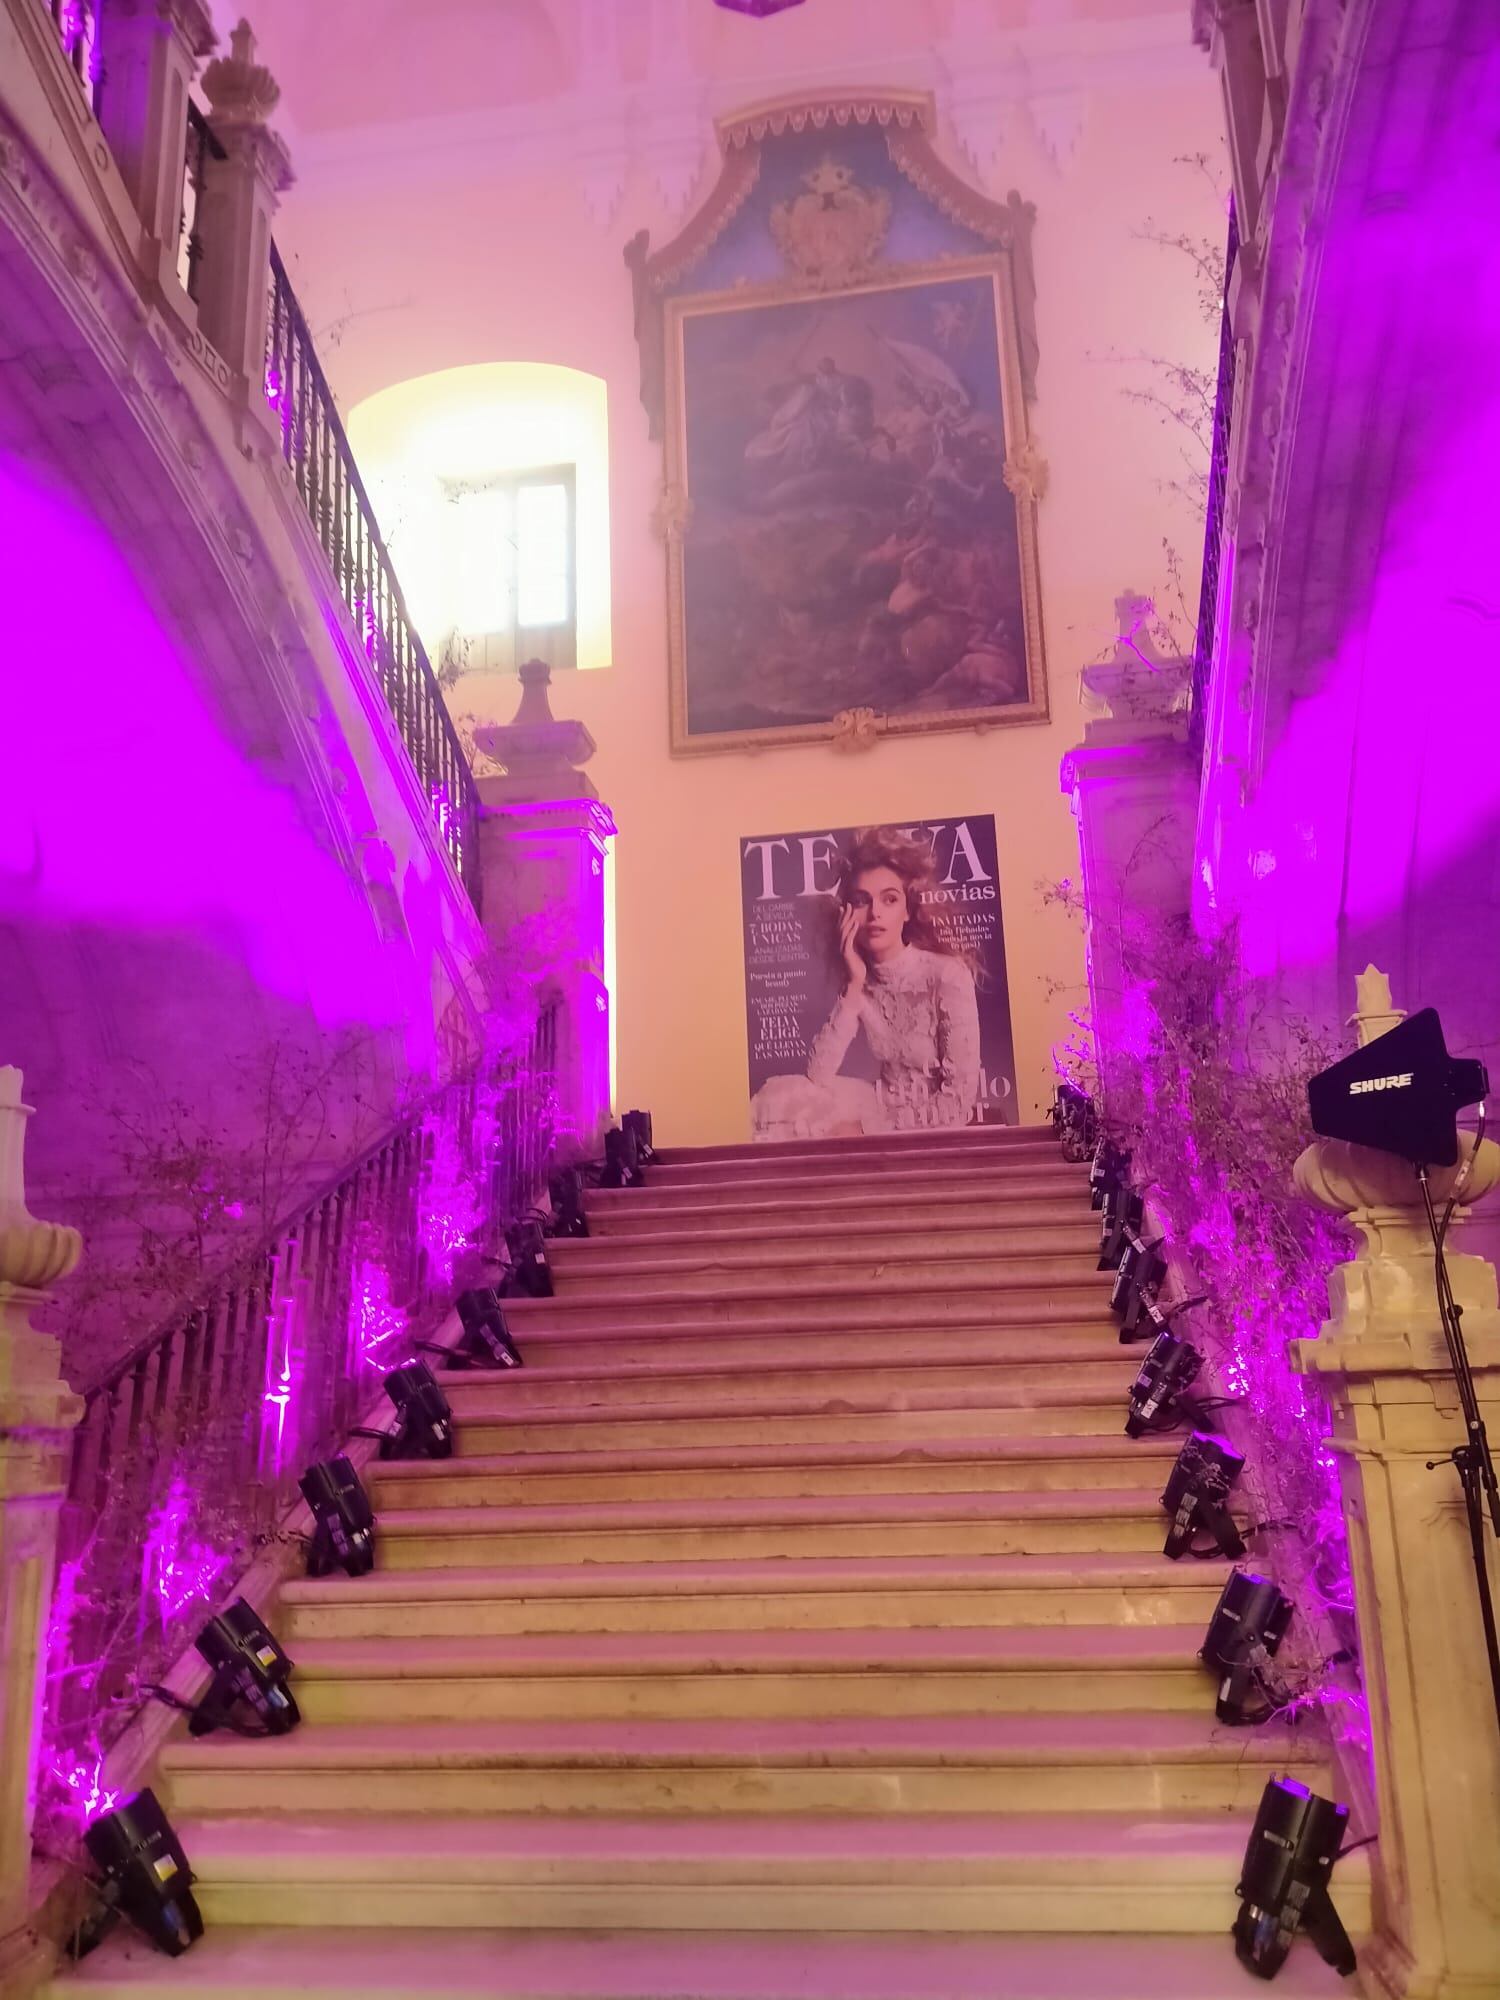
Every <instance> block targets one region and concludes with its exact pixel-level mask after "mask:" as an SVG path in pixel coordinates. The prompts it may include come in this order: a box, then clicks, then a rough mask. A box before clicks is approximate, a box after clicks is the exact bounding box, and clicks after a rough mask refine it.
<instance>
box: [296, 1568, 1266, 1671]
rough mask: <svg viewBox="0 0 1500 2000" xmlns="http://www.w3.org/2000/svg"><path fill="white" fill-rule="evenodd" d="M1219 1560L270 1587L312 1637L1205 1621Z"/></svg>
mask: <svg viewBox="0 0 1500 2000" xmlns="http://www.w3.org/2000/svg"><path fill="white" fill-rule="evenodd" d="M1228 1573H1229V1566H1228V1564H1227V1563H1222V1562H1219V1561H1211V1562H1202V1563H1193V1564H1192V1565H1191V1566H1189V1565H1187V1564H1184V1563H1169V1562H1167V1561H1165V1560H1164V1559H1163V1557H1162V1556H1161V1554H1160V1552H1159V1551H1157V1552H1153V1553H1151V1554H1149V1555H1131V1554H1128V1553H1126V1554H1120V1553H1116V1554H1098V1553H1077V1554H1058V1555H1048V1556H967V1557H958V1556H953V1555H943V1556H935V1557H926V1558H917V1559H910V1558H900V1557H895V1556H889V1555H887V1556H874V1557H871V1556H866V1557H857V1558H844V1559H841V1560H828V1559H810V1558H804V1559H803V1560H802V1561H800V1562H795V1563H788V1562H779V1561H774V1560H773V1561H768V1562H744V1561H741V1562H732V1563H703V1562H697V1563H661V1562H657V1563H589V1564H584V1565H580V1566H577V1567H573V1568H555V1569H545V1568H542V1567H539V1566H537V1567H532V1566H528V1567H526V1568H513V1569H502V1568H491V1569H477V1570H446V1571H443V1570H431V1571H427V1572H421V1571H407V1572H401V1571H392V1570H385V1569H379V1570H376V1571H375V1572H374V1573H373V1574H372V1575H369V1576H362V1577H347V1576H332V1577H321V1578H316V1579H314V1578H300V1579H296V1580H293V1581H290V1582H287V1583H284V1584H283V1585H282V1587H281V1593H280V1598H279V1603H278V1609H277V1632H278V1635H279V1636H280V1637H282V1639H283V1640H284V1642H285V1644H286V1646H287V1650H288V1651H289V1652H290V1653H291V1654H292V1656H293V1657H294V1658H295V1657H296V1651H297V1647H298V1645H300V1644H301V1643H303V1642H304V1641H306V1640H314V1639H379V1638H386V1637H394V1638H409V1639H430V1638H480V1637H488V1636H501V1635H506V1634H514V1635H518V1634H523V1633H537V1634H557V1633H565V1632H572V1633H578V1632H634V1633H661V1632H758V1631H777V1632H793V1631H809V1632H810V1631H829V1630H836V1629H837V1630H856V1629H876V1628H878V1629H881V1630H903V1629H912V1630H915V1629H922V1628H925V1629H939V1628H947V1627H950V1626H962V1627H972V1626H1069V1625H1093V1626H1100V1625H1129V1626H1142V1625H1177V1626H1184V1627H1186V1626H1196V1627H1197V1628H1198V1629H1199V1631H1200V1632H1203V1631H1207V1629H1208V1621H1209V1619H1210V1617H1211V1616H1212V1615H1213V1610H1214V1606H1215V1605H1216V1604H1217V1602H1218V1598H1219V1593H1220V1591H1221V1590H1222V1589H1223V1587H1224V1579H1225V1577H1226V1576H1227V1575H1228Z"/></svg>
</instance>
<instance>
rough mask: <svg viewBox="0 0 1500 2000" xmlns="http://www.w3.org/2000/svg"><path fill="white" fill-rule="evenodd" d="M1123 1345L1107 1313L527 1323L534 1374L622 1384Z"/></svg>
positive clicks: (454, 1382) (1101, 1352)
mask: <svg viewBox="0 0 1500 2000" xmlns="http://www.w3.org/2000/svg"><path fill="white" fill-rule="evenodd" d="M518 1331H519V1328H518ZM1121 1347H1122V1343H1121V1341H1120V1338H1119V1327H1118V1324H1117V1322H1116V1321H1115V1320H1114V1319H1113V1318H1112V1317H1111V1316H1110V1315H1108V1314H1101V1315H1100V1316H1099V1317H1098V1318H1096V1319H1092V1320H1088V1319H1081V1320H1079V1321H1078V1322H1076V1323H1069V1322H1067V1321H1055V1322H1053V1323H1052V1324H1050V1325H1048V1326H1047V1327H1046V1329H1045V1330H1044V1331H1042V1332H1034V1331H1032V1330H1031V1329H1029V1328H1025V1327H1007V1326H949V1327H942V1326H939V1327H918V1328H912V1327H909V1326H907V1327H895V1326H886V1327H870V1328H866V1329H863V1330H858V1329H853V1328H837V1329H834V1330H833V1331H831V1332H830V1331H828V1330H827V1329H821V1330H820V1331H819V1332H817V1333H815V1334H811V1335H809V1334H805V1333H804V1334H794V1333H790V1332H786V1331H784V1330H783V1329H782V1328H781V1327H779V1326H777V1325H775V1324H772V1325H769V1326H767V1325H764V1324H757V1325H755V1326H749V1327H747V1326H743V1325H741V1324H739V1323H736V1322H730V1323H729V1324H728V1325H726V1324H725V1323H723V1322H720V1323H718V1324H717V1325H716V1326H715V1328H714V1330H713V1331H712V1332H711V1333H705V1332H703V1331H702V1329H701V1328H695V1327H693V1326H663V1327H659V1328H658V1329H657V1330H656V1331H655V1332H654V1333H653V1334H652V1335H651V1337H650V1339H649V1341H640V1340H636V1339H633V1338H630V1337H628V1336H620V1335H616V1334H614V1333H612V1332H611V1330H610V1328H609V1327H608V1326H601V1327H594V1328H592V1329H584V1330H580V1329H576V1328H575V1329H572V1330H567V1329H560V1330H557V1331H554V1330H553V1329H552V1328H551V1327H549V1326H548V1325H547V1323H546V1321H545V1320H528V1321H527V1322H526V1344H525V1347H524V1349H523V1352H522V1359H523V1360H524V1361H525V1363H526V1369H527V1374H528V1375H529V1376H532V1377H535V1376H537V1375H538V1374H540V1373H541V1372H542V1371H543V1370H547V1369H556V1370H558V1371H560V1372H561V1373H573V1374H578V1375H584V1374H586V1375H588V1376H589V1377H590V1378H595V1377H599V1378H603V1379H619V1377H618V1374H617V1370H618V1369H621V1368H629V1369H634V1370H636V1371H637V1372H638V1373H640V1374H642V1375H671V1374H696V1373H698V1372H699V1371H700V1370H710V1371H711V1372H713V1373H715V1374H718V1373H722V1372H723V1371H724V1370H725V1369H726V1368H727V1369H738V1368H741V1367H744V1368H757V1369H766V1368H775V1369H783V1368H797V1369H814V1368H817V1369H825V1368H837V1367H858V1368H866V1367H878V1366H888V1367H897V1368H909V1367H914V1366H917V1365H919V1364H920V1365H922V1366H938V1367H945V1368H948V1367H953V1366H955V1365H970V1366H976V1365H983V1364H992V1365H1004V1364H1005V1363H1007V1362H1022V1363H1027V1364H1030V1365H1032V1366H1035V1365H1037V1364H1038V1363H1046V1362H1047V1361H1050V1360H1052V1359H1054V1358H1055V1359H1058V1360H1068V1359H1085V1358H1089V1359H1095V1360H1102V1359H1104V1357H1105V1356H1107V1355H1110V1354H1117V1353H1119V1352H1120V1351H1121ZM430 1358H431V1360H432V1363H433V1366H434V1368H439V1369H440V1367H441V1364H440V1362H439V1360H438V1357H436V1356H432V1357H430ZM506 1375H511V1378H512V1379H515V1378H514V1376H513V1374H512V1371H510V1370H508V1369H499V1368H493V1369H490V1368H453V1369H450V1370H448V1371H447V1372H446V1373H445V1374H444V1375H443V1380H444V1384H445V1386H446V1387H448V1388H450V1389H451V1388H453V1387H456V1386H458V1385H459V1384H460V1383H468V1382H494V1381H497V1380H499V1379H500V1378H501V1377H502V1376H506Z"/></svg>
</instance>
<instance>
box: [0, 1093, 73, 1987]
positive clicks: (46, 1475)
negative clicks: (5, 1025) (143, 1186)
mask: <svg viewBox="0 0 1500 2000" xmlns="http://www.w3.org/2000/svg"><path fill="white" fill-rule="evenodd" d="M30 1116H31V1107H30V1106H29V1105H26V1104H23V1103H22V1102H21V1072H20V1071H19V1070H18V1069H9V1068H0V1994H5V1995H9V1994H10V1993H11V1992H13V1991H14V1992H25V1991H26V1990H27V1988H28V1985H29V1983H30V1981H31V1979H32V1978H33V1977H34V1976H35V1974H36V1972H37V1971H39V1970H40V1969H41V1968H42V1966H43V1965H44V1964H45V1960H44V1959H43V1957H42V1955H41V1952H40V1950H39V1948H38V1947H37V1945H36V1943H35V1940H34V1939H32V1938H31V1937H30V1936H29V1934H28V1932H27V1930H26V1910H27V1894H28V1890H29V1887H30V1874H31V1871H30V1862H31V1815H32V1807H33V1803H34V1799H35V1769H34V1766H35V1759H36V1749H37V1735H38V1723H39V1720H40V1712H41V1696H42V1685H43V1679H44V1674H45V1665H46V1663H45V1661H44V1659H43V1646H44V1641H45V1637H46V1631H47V1614H48V1610H49V1608H50V1604H51V1597H52V1567H53V1557H54V1551H55V1548H56V1542H57V1517H58V1510H59V1508H60V1507H61V1505H62V1499H63V1494H64V1492H65V1490H66V1487H67V1478H68V1439H69V1434H70V1432H71V1431H72V1428H73V1426H74V1425H75V1424H76V1423H77V1422H78V1419H79V1417H80V1416H81V1415H82V1413H83V1404H82V1401H81V1400H80V1398H79V1397H77V1396H75V1395H73V1394H72V1392H71V1391H70V1390H69V1389H68V1388H67V1387H66V1386H65V1384H64V1383H63V1380H62V1376H61V1371H60V1366H59V1355H58V1346H57V1342H56V1341H55V1340H53V1339H52V1338H51V1337H50V1335H47V1334H43V1333H38V1332H37V1330H36V1328H35V1327H33V1326H32V1324H31V1313H32V1309H33V1308H34V1307H35V1306H37V1305H39V1304H41V1302H42V1300H43V1298H44V1296H45V1294H46V1290H47V1287H48V1286H49V1285H52V1284H55V1283H56V1281H57V1280H58V1279H59V1278H61V1277H65V1276H66V1275H67V1273H68V1272H69V1271H71V1270H72V1269H73V1266H74V1265H75V1264H76V1263H77V1262H78V1256H79V1249H80V1242H79V1236H78V1232H77V1230H76V1229H64V1228H62V1227H61V1226H59V1225H58V1224H56V1223H51V1222H37V1221H36V1220H35V1219H34V1218H33V1217H32V1216H30V1215H28V1214H27V1212H26V1200H25V1186H24V1182H23V1177H22V1146H23V1142H24V1139H25V1132H26V1120H27V1119H28V1118H29V1117H30Z"/></svg>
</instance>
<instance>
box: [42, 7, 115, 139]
mask: <svg viewBox="0 0 1500 2000" xmlns="http://www.w3.org/2000/svg"><path fill="white" fill-rule="evenodd" d="M41 5H42V6H43V7H45V8H46V10H47V12H48V13H49V14H50V15H51V16H52V22H53V25H54V27H55V28H56V29H57V38H58V40H59V41H60V42H61V43H62V46H63V54H64V55H65V56H66V57H67V59H68V66H69V68H70V69H71V70H72V72H73V74H74V75H75V76H76V77H77V78H78V83H79V88H80V89H81V90H82V91H83V94H84V96H85V97H86V98H87V99H88V101H89V109H90V110H91V111H92V112H93V114H94V116H95V117H96V118H97V117H98V116H99V98H100V94H101V89H102V84H103V77H102V72H101V70H100V66H99V0H41Z"/></svg>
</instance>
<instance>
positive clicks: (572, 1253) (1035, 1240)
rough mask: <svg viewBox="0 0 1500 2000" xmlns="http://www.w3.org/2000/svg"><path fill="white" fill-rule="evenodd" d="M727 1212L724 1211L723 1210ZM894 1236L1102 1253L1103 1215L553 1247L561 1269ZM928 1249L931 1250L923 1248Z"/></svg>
mask: <svg viewBox="0 0 1500 2000" xmlns="http://www.w3.org/2000/svg"><path fill="white" fill-rule="evenodd" d="M720 1212H721V1213H722V1211H720ZM893 1237H898V1238H904V1239H909V1240H911V1241H914V1242H918V1243H919V1244H921V1245H927V1244H931V1245H933V1246H934V1247H935V1248H936V1249H942V1248H944V1247H946V1246H947V1245H949V1244H951V1243H953V1242H954V1240H955V1239H956V1238H959V1237H980V1238H982V1239H984V1240H985V1242H986V1243H989V1242H993V1243H994V1244H995V1250H996V1254H998V1255H1005V1254H1007V1253H1010V1254H1013V1255H1016V1256H1023V1255H1029V1256H1036V1255H1038V1254H1040V1251H1039V1249H1038V1247H1037V1246H1038V1245H1039V1244H1040V1246H1041V1247H1042V1248H1043V1249H1050V1247H1051V1246H1052V1245H1053V1244H1061V1246H1062V1248H1063V1249H1064V1250H1073V1249H1075V1248H1079V1247H1082V1248H1083V1249H1084V1250H1085V1251H1087V1250H1089V1249H1092V1250H1093V1251H1094V1252H1095V1253H1096V1255H1097V1251H1098V1244H1099V1220H1098V1217H1097V1216H1096V1215H1094V1214H1093V1212H1092V1211H1091V1210H1090V1209H1087V1208H1085V1207H1083V1205H1082V1204H1081V1203H1080V1204H1079V1206H1078V1207H1077V1208H1076V1209H1073V1210H1071V1211H1054V1212H1053V1213H1051V1214H1049V1215H1045V1216H1025V1217H1023V1218H1021V1219H1020V1220H1019V1221H1012V1220H1011V1219H1010V1218H1009V1217H1007V1216H1005V1215H1004V1214H1003V1213H1002V1214H1000V1215H997V1216H993V1217H987V1218H986V1219H985V1220H983V1221H980V1222H974V1221H968V1220H964V1219H959V1218H955V1217H953V1216H951V1215H947V1214H944V1213H942V1212H939V1213H938V1214H937V1215H934V1216H931V1217H928V1216H923V1217H921V1218H920V1219H918V1220H914V1221H913V1222H912V1223H910V1224H909V1225H907V1226H905V1227H902V1226H900V1225H897V1224H893V1223H890V1222H854V1221H841V1222H840V1223H839V1224H838V1225H837V1227H836V1229H830V1227H829V1225H828V1223H827V1222H805V1223H786V1224H782V1225H780V1226H778V1227H776V1228H774V1229H770V1228H768V1227H767V1226H766V1225H765V1224H764V1223H760V1224H758V1225H756V1226H755V1227H753V1228H746V1227H745V1226H744V1225H743V1224H742V1223H740V1222H739V1221H738V1219H736V1221H735V1222H734V1224H733V1225H732V1226H731V1227H726V1228H717V1229H716V1228H713V1227H712V1226H710V1225H707V1224H703V1223H698V1224H694V1225H692V1226H691V1227H688V1228H683V1229H637V1230H632V1231H631V1232H630V1233H629V1234H628V1235H627V1234H624V1233H617V1234H612V1235H609V1236H562V1237H558V1238H557V1239H556V1240H555V1241H554V1242H552V1243H551V1244H549V1245H548V1250H549V1254H550V1255H551V1257H552V1258H553V1260H554V1262H555V1263H557V1264H558V1265H559V1266H563V1265H568V1264H577V1265H579V1266H580V1267H588V1268H590V1269H592V1268H593V1267H594V1266H595V1265H602V1266H606V1267H609V1268H613V1267H614V1266H615V1265H616V1264H619V1265H628V1266H629V1267H630V1268H632V1269H634V1268H636V1267H637V1266H638V1265H640V1264H641V1263H645V1262H654V1261H656V1255H657V1253H658V1252H659V1253H660V1254H661V1258H662V1260H663V1261H668V1260H670V1258H671V1253H672V1252H673V1251H674V1250H677V1249H685V1250H689V1251H702V1252H703V1253H704V1254H709V1253H712V1254H713V1255H714V1256H718V1255H720V1254H721V1253H724V1254H735V1253H741V1254H744V1255H750V1254H754V1255H757V1256H759V1257H760V1258H762V1259H763V1260H764V1259H766V1258H768V1257H770V1256H774V1255H780V1256H788V1257H795V1258H802V1259H804V1260H806V1259H810V1258H814V1257H834V1256H852V1255H854V1254H855V1252H856V1250H858V1251H859V1252H860V1253H862V1254H863V1253H864V1252H865V1251H866V1249H867V1248H868V1249H874V1250H877V1251H878V1250H883V1249H886V1248H887V1247H888V1246H889V1245H890V1243H891V1239H892V1238H893ZM924 1254H925V1252H924Z"/></svg>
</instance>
